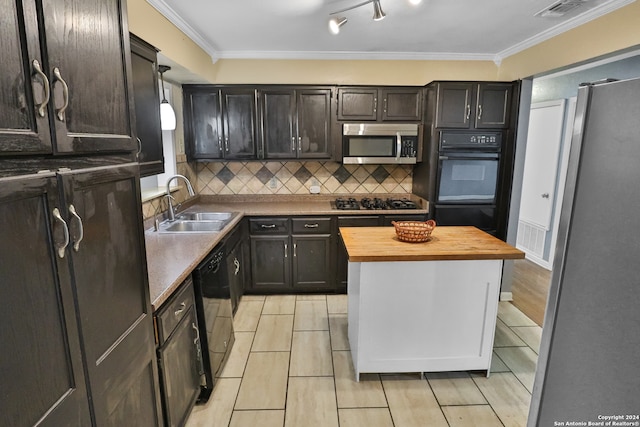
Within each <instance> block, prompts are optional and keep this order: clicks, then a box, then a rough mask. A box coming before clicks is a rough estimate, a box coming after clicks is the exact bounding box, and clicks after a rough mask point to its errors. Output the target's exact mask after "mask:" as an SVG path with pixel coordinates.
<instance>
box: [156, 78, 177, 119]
mask: <svg viewBox="0 0 640 427" xmlns="http://www.w3.org/2000/svg"><path fill="white" fill-rule="evenodd" d="M170 69H171V67H169V66H168V65H158V72H159V73H160V81H161V82H162V102H160V128H161V129H162V130H174V129H175V128H176V113H175V112H174V111H173V108H172V107H171V104H169V101H167V98H166V97H165V95H164V73H165V71H169V70H170Z"/></svg>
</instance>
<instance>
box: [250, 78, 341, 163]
mask: <svg viewBox="0 0 640 427" xmlns="http://www.w3.org/2000/svg"><path fill="white" fill-rule="evenodd" d="M330 104H331V90H330V89H312V88H305V89H303V88H298V89H291V88H273V89H271V88H265V89H261V90H260V105H261V110H262V115H261V119H262V135H263V136H262V141H263V144H264V156H263V157H264V158H265V159H296V158H329V157H331V155H330V153H329V141H330V126H331V106H330Z"/></svg>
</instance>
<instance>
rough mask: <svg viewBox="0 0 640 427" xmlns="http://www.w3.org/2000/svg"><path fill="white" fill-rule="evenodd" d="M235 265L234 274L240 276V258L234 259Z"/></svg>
mask: <svg viewBox="0 0 640 427" xmlns="http://www.w3.org/2000/svg"><path fill="white" fill-rule="evenodd" d="M233 265H235V266H236V270H235V272H234V273H233V274H238V273H239V272H240V261H238V258H234V259H233Z"/></svg>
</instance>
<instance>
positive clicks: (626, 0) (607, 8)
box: [495, 0, 636, 63]
mask: <svg viewBox="0 0 640 427" xmlns="http://www.w3.org/2000/svg"><path fill="white" fill-rule="evenodd" d="M635 1H636V0H613V1H610V2H608V3H603V4H601V5H598V6H596V7H594V8H593V9H589V10H588V11H586V12H584V13H582V14H580V15H578V16H574V17H573V18H571V19H569V20H567V21H565V22H563V23H561V24H558V25H556V26H554V27H551V28H549V29H548V30H545V31H543V32H541V33H538V34H536V35H535V36H533V37H529V38H528V39H526V40H523V41H522V42H520V43H516V44H514V45H513V46H511V47H509V48H507V49H505V50H503V51H501V52H498V53H497V54H496V55H495V61H496V63H499V62H501V61H502V60H503V59H505V58H508V57H509V56H511V55H514V54H516V53H518V52H522V51H523V50H525V49H528V48H530V47H533V46H535V45H537V44H539V43H542V42H543V41H546V40H549V39H550V38H552V37H555V36H557V35H559V34H562V33H564V32H566V31H569V30H572V29H574V28H576V27H579V26H580V25H584V24H586V23H587V22H590V21H593V20H594V19H597V18H600V17H601V16H604V15H606V14H607V13H610V12H613V11H614V10H617V9H620V8H621V7H624V6H627V5H629V4H631V3H633V2H635ZM541 19H544V18H541Z"/></svg>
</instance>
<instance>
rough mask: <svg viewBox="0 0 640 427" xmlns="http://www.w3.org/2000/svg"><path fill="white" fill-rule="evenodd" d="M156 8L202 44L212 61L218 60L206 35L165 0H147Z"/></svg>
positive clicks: (197, 42) (192, 38)
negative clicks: (203, 35) (201, 33)
mask: <svg viewBox="0 0 640 427" xmlns="http://www.w3.org/2000/svg"><path fill="white" fill-rule="evenodd" d="M147 3H149V4H150V5H151V6H153V8H154V9H156V10H157V11H158V12H160V13H161V14H162V15H163V16H164V17H165V18H167V19H168V20H169V21H170V22H171V23H172V24H173V25H175V26H176V27H178V29H179V30H180V31H182V32H183V33H185V34H186V35H187V37H189V38H190V39H191V40H192V41H193V42H194V43H195V44H197V45H198V46H200V48H201V49H202V50H204V51H205V52H206V53H207V54H208V55H209V56H210V57H211V62H213V63H214V64H215V63H216V61H217V60H218V58H219V56H218V52H217V51H216V48H215V47H213V46H212V45H211V44H210V43H209V42H208V41H207V40H206V39H205V38H204V37H202V36H201V35H200V33H199V32H198V31H196V30H195V29H194V28H193V27H192V26H191V25H189V24H188V23H187V22H186V21H185V20H184V19H182V17H181V16H180V15H178V14H177V13H176V12H175V11H174V10H173V9H172V8H171V6H169V5H168V4H166V3H165V2H164V1H163V0H147Z"/></svg>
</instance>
